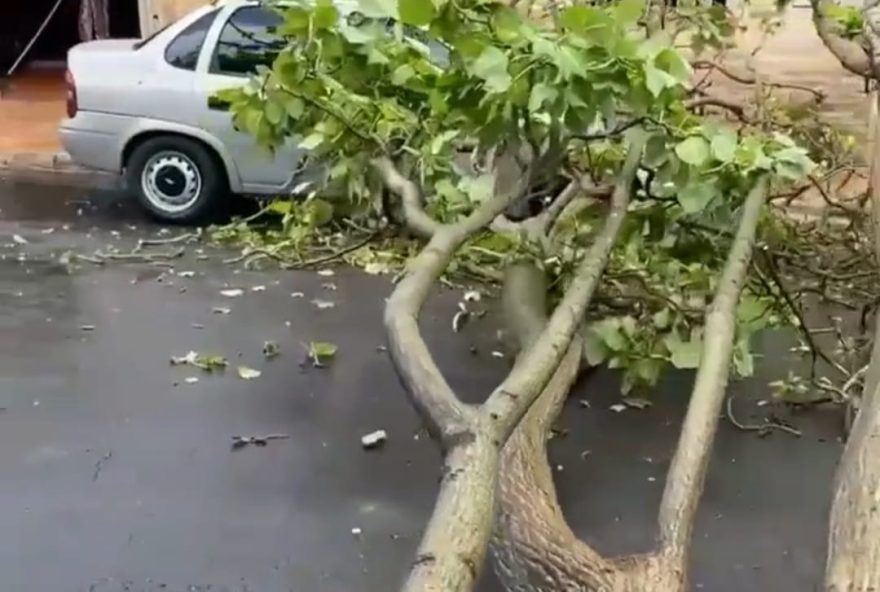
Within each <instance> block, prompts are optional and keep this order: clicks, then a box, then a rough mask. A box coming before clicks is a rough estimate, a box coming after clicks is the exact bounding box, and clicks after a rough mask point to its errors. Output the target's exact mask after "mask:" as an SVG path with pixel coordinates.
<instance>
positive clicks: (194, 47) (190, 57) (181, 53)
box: [165, 9, 219, 71]
mask: <svg viewBox="0 0 880 592" xmlns="http://www.w3.org/2000/svg"><path fill="white" fill-rule="evenodd" d="M218 12H219V9H218V10H212V11H211V12H208V13H205V14H203V15H202V16H200V17H199V18H197V19H196V20H195V21H194V22H193V23H192V24H190V26H188V27H187V28H185V29H184V30H183V31H181V32H180V34H178V35H177V37H175V38H174V40H173V41H172V42H171V43H169V44H168V47H166V48H165V61H166V62H168V63H169V64H171V65H172V66H174V67H175V68H180V69H181V70H193V71H195V69H196V65H197V64H198V63H199V54H201V53H202V45H204V44H205V37H207V36H208V30H209V29H210V28H211V25H212V24H214V19H215V18H217V13H218Z"/></svg>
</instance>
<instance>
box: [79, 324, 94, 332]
mask: <svg viewBox="0 0 880 592" xmlns="http://www.w3.org/2000/svg"><path fill="white" fill-rule="evenodd" d="M95 329H96V327H95V326H94V325H80V326H79V330H80V331H94V330H95Z"/></svg>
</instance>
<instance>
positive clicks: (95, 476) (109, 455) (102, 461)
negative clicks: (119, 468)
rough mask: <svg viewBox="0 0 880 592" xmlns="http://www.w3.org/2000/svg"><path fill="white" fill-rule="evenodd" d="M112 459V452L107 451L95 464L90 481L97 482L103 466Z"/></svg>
mask: <svg viewBox="0 0 880 592" xmlns="http://www.w3.org/2000/svg"><path fill="white" fill-rule="evenodd" d="M111 458H113V451H112V450H109V451H108V452H107V454H105V455H104V456H102V457H101V458H99V459H98V462H96V463H95V472H94V474H93V475H92V481H97V480H98V476H100V474H101V470H102V469H103V468H104V465H105V464H106V463H107V461H109V460H110V459H111Z"/></svg>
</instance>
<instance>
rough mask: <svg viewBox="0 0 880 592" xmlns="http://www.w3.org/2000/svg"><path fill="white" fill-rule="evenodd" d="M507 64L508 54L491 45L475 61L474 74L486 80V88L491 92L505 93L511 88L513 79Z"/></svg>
mask: <svg viewBox="0 0 880 592" xmlns="http://www.w3.org/2000/svg"><path fill="white" fill-rule="evenodd" d="M507 66H508V62H507V56H506V55H505V54H504V52H503V51H501V50H500V49H498V48H497V47H494V46H492V45H490V46H488V47H486V48H485V49H484V50H483V52H482V53H481V54H480V57H478V58H477V59H476V60H475V61H474V63H473V65H472V66H471V69H472V71H473V73H474V76H477V77H479V78H482V79H483V80H484V81H485V83H486V90H488V91H489V92H490V93H503V92H504V91H506V90H507V89H508V88H510V83H511V81H512V79H511V77H510V74H509V73H508V71H507Z"/></svg>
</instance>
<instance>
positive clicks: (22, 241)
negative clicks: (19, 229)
mask: <svg viewBox="0 0 880 592" xmlns="http://www.w3.org/2000/svg"><path fill="white" fill-rule="evenodd" d="M12 242H14V243H15V244H17V245H26V244H28V240H27V239H26V238H25V237H23V236H21V235H20V234H13V235H12Z"/></svg>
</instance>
